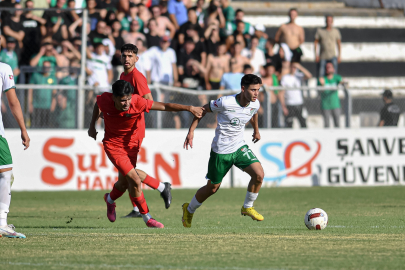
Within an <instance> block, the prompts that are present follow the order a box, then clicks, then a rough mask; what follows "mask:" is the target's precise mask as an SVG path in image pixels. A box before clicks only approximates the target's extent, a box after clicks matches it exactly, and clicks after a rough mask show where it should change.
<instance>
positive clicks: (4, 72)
mask: <svg viewBox="0 0 405 270" xmlns="http://www.w3.org/2000/svg"><path fill="white" fill-rule="evenodd" d="M0 81H1V91H0V98H1V95H2V94H3V92H4V93H5V94H6V97H7V100H8V105H9V107H10V110H11V113H12V114H13V116H14V118H15V120H16V121H17V123H18V125H19V127H20V130H21V139H22V144H23V145H24V147H25V148H24V150H25V149H27V148H28V147H29V145H30V138H29V137H28V133H27V130H26V128H25V124H24V117H23V113H22V110H21V105H20V102H19V101H18V98H17V95H16V93H15V85H14V76H13V71H12V70H11V67H10V66H9V65H7V64H5V63H1V62H0ZM13 180H14V177H13V160H12V158H11V153H10V149H9V147H8V143H7V140H6V138H5V134H4V126H3V119H2V117H1V114H0V237H1V236H3V237H10V238H25V235H24V234H22V233H18V232H16V231H15V230H14V226H13V225H12V224H7V214H8V212H9V207H10V201H11V184H12V183H13Z"/></svg>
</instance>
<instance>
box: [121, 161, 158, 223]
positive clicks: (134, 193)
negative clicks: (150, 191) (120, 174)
mask: <svg viewBox="0 0 405 270" xmlns="http://www.w3.org/2000/svg"><path fill="white" fill-rule="evenodd" d="M125 178H126V179H127V181H128V193H129V196H130V198H131V201H133V202H134V203H135V204H136V206H138V209H139V212H140V213H141V215H142V218H143V220H144V221H145V223H146V226H148V227H152V228H164V226H163V224H162V223H160V222H158V221H156V220H155V219H153V218H152V216H151V215H150V214H149V208H148V205H147V203H146V200H145V197H144V195H143V192H142V188H141V185H142V181H141V179H140V177H139V175H138V173H137V171H136V170H135V169H132V170H130V171H129V172H128V174H127V175H125Z"/></svg>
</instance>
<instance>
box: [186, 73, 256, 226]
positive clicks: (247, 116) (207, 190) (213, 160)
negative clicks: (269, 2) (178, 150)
mask: <svg viewBox="0 0 405 270" xmlns="http://www.w3.org/2000/svg"><path fill="white" fill-rule="evenodd" d="M261 84H262V80H261V79H260V78H259V77H258V76H256V75H253V74H247V75H245V76H243V77H242V80H241V88H242V90H241V92H240V93H239V94H237V95H231V96H224V97H221V98H219V99H217V100H212V101H211V102H210V103H209V104H206V105H204V114H205V113H206V112H218V115H217V120H218V124H217V128H216V130H215V137H214V139H213V141H212V144H211V154H210V160H209V162H208V173H207V175H206V177H205V178H206V179H207V180H208V182H207V184H206V185H205V186H203V187H202V188H200V189H199V190H198V191H197V193H196V194H195V196H194V197H193V199H192V200H191V202H190V203H185V204H183V218H182V221H183V226H184V227H191V221H192V219H193V215H194V212H195V210H197V208H198V207H200V206H201V204H202V203H203V202H204V201H205V200H206V199H208V197H210V196H211V195H213V194H214V193H215V192H217V190H218V189H219V187H220V186H221V182H222V179H223V178H224V176H225V175H226V174H227V172H228V171H229V169H230V168H231V167H232V165H235V166H236V167H238V168H239V169H241V170H242V171H244V172H246V173H248V174H249V175H250V176H251V180H250V182H249V185H248V188H247V193H246V198H245V202H244V204H243V206H242V209H241V214H242V215H244V216H246V215H247V216H250V217H251V218H252V219H253V220H257V221H262V220H263V216H262V215H261V214H259V213H258V212H257V211H256V210H255V209H254V208H253V203H254V201H255V200H256V199H257V196H258V195H259V190H260V187H261V186H262V183H263V177H264V173H263V168H262V165H261V164H260V162H259V160H258V159H257V158H256V156H255V155H254V154H253V152H252V151H251V150H250V149H249V147H248V146H247V144H246V143H245V141H244V139H243V133H244V131H245V125H246V123H247V122H249V121H250V123H251V124H252V126H253V140H252V141H253V142H254V143H256V142H258V141H259V140H260V134H259V126H258V114H257V111H258V110H259V108H260V103H259V101H258V99H257V97H258V95H259V89H260V87H261ZM200 120H201V119H198V118H196V117H195V118H194V120H193V122H192V123H191V126H190V130H189V132H188V135H187V137H186V140H185V142H184V148H186V149H187V150H188V146H190V147H191V148H192V147H193V138H194V130H195V128H196V127H197V125H198V123H199V121H200Z"/></svg>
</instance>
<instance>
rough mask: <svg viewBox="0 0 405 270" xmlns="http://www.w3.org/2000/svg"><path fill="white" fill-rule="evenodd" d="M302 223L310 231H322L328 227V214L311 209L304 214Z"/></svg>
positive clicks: (318, 209) (317, 209) (319, 209)
mask: <svg viewBox="0 0 405 270" xmlns="http://www.w3.org/2000/svg"><path fill="white" fill-rule="evenodd" d="M304 221H305V226H307V228H308V229H310V230H323V229H325V228H326V226H327V225H328V214H326V212H325V211H323V210H322V209H321V208H312V209H310V210H309V211H308V212H307V213H306V214H305V220H304Z"/></svg>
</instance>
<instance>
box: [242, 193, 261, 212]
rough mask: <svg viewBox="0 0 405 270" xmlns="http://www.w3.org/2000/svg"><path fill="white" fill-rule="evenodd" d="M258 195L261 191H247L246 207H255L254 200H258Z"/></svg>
mask: <svg viewBox="0 0 405 270" xmlns="http://www.w3.org/2000/svg"><path fill="white" fill-rule="evenodd" d="M257 196H259V193H253V192H249V191H248V192H246V198H245V202H244V204H243V207H244V208H250V207H253V203H254V201H256V199H257Z"/></svg>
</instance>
